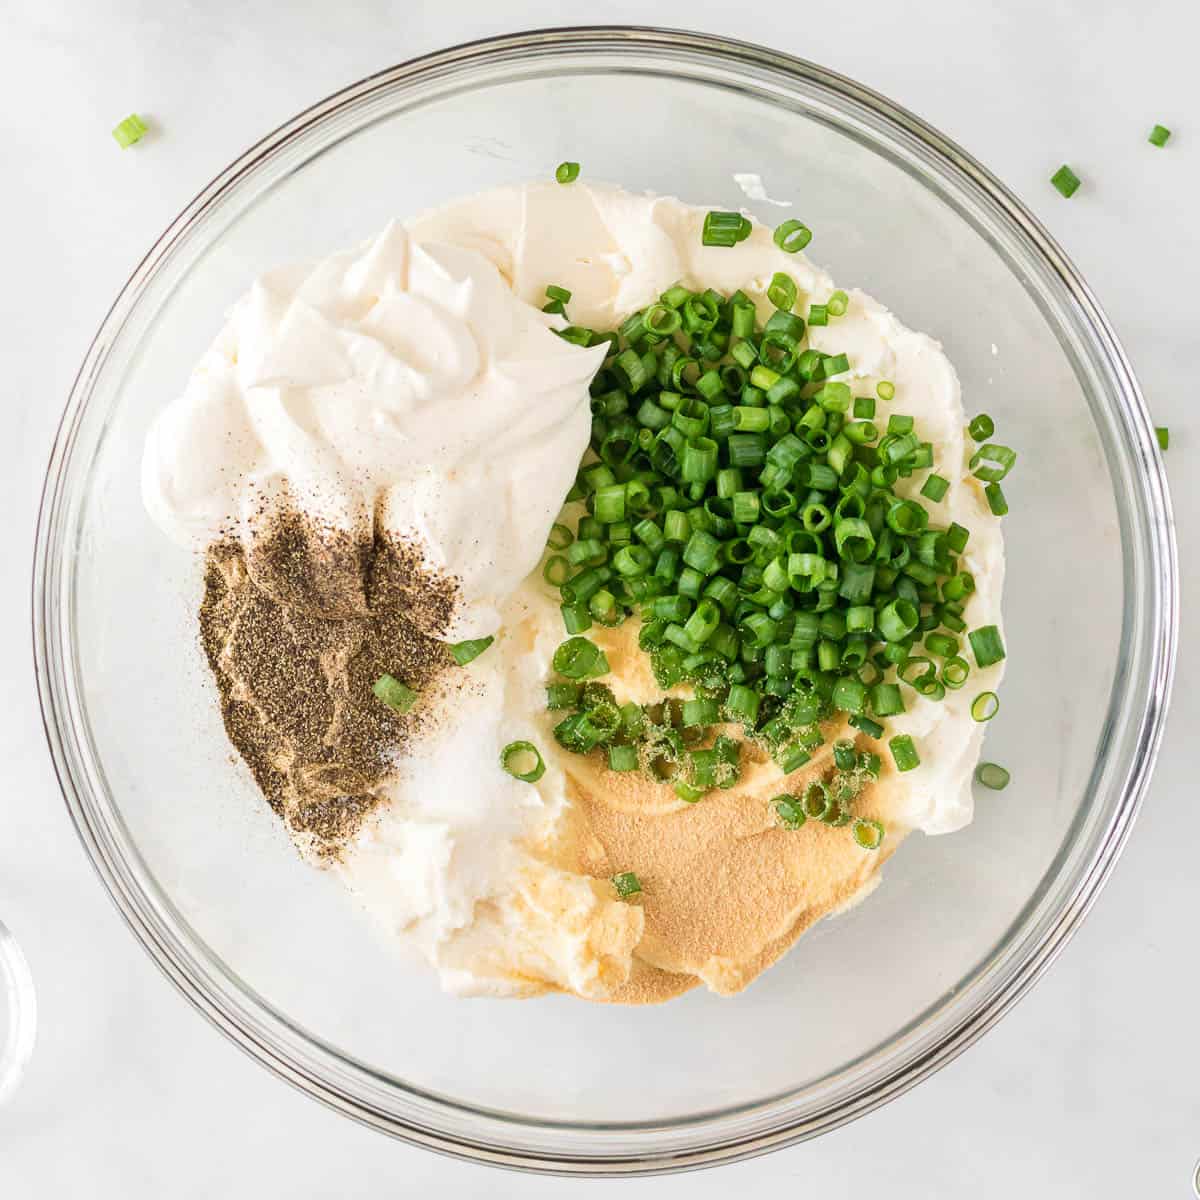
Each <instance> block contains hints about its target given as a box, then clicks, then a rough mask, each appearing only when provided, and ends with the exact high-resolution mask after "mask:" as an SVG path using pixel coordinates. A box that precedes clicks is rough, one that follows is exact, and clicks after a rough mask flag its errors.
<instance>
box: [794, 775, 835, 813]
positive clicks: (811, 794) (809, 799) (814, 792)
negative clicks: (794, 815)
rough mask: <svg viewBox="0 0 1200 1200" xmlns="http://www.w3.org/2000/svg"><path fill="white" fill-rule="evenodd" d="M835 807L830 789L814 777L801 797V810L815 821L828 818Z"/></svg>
mask: <svg viewBox="0 0 1200 1200" xmlns="http://www.w3.org/2000/svg"><path fill="white" fill-rule="evenodd" d="M835 807H836V806H835V804H834V800H833V797H832V796H831V795H830V794H829V789H828V788H827V787H826V786H825V785H824V784H823V783H822V782H821V781H820V780H819V779H814V780H813V781H812V782H811V783H810V784H809V785H808V786H807V787H806V788H805V789H804V792H803V794H802V795H801V797H800V809H801V811H802V812H803V813H804V815H805V816H806V817H808V818H810V819H811V820H813V821H825V820H828V818H829V817H830V816H831V814H832V812H833V810H834V808H835Z"/></svg>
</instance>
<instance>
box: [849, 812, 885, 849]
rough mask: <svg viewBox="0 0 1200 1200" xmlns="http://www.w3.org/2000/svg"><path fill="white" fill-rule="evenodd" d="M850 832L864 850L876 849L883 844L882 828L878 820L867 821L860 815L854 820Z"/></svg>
mask: <svg viewBox="0 0 1200 1200" xmlns="http://www.w3.org/2000/svg"><path fill="white" fill-rule="evenodd" d="M851 832H852V834H853V836H854V840H855V841H856V842H857V843H858V844H859V845H860V846H861V847H862V848H863V849H864V850H878V849H879V847H880V846H881V845H883V838H884V828H883V825H882V824H880V822H878V821H868V820H865V819H863V818H862V817H860V818H858V819H857V820H856V821H855V822H854V828H853V830H852V831H851Z"/></svg>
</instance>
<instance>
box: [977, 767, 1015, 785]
mask: <svg viewBox="0 0 1200 1200" xmlns="http://www.w3.org/2000/svg"><path fill="white" fill-rule="evenodd" d="M975 778H976V779H978V780H979V782H980V783H982V784H983V786H984V787H985V788H991V789H992V791H993V792H1002V791H1004V789H1005V788H1006V787H1008V781H1009V780H1010V779H1011V778H1012V776H1011V775H1010V774H1009V773H1008V772H1007V771H1006V770H1005V769H1004V768H1003V767H1002V766H1000V765H999V764H998V763H991V762H984V763H980V764H979V767H978V769H977V770H976V771H975Z"/></svg>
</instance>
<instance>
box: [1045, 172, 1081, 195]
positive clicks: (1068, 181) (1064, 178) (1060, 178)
mask: <svg viewBox="0 0 1200 1200" xmlns="http://www.w3.org/2000/svg"><path fill="white" fill-rule="evenodd" d="M1050 182H1051V183H1052V184H1054V186H1055V187H1056V188H1057V189H1058V191H1059V192H1060V193H1061V194H1062V195H1063V196H1065V197H1066V198H1067V199H1068V200H1069V199H1070V198H1071V197H1072V196H1073V195H1075V193H1076V192H1077V191H1078V190H1079V176H1078V175H1076V174H1075V172H1074V171H1072V170H1071V168H1070V167H1068V166H1067V164H1066V163H1063V165H1062V166H1061V167H1059V168H1058V170H1057V171H1055V172H1054V174H1053V175H1051V176H1050Z"/></svg>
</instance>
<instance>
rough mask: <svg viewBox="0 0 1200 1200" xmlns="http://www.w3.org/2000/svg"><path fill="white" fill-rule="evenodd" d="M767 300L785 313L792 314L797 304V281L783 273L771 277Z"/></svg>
mask: <svg viewBox="0 0 1200 1200" xmlns="http://www.w3.org/2000/svg"><path fill="white" fill-rule="evenodd" d="M767 299H768V300H770V302H771V303H772V304H773V305H775V307H776V308H778V309H780V310H781V311H783V312H791V311H792V306H793V305H794V304H795V303H796V281H795V280H794V279H793V278H792V277H791V276H790V275H785V274H784V273H783V272H782V271H776V272H775V274H774V275H772V276H771V282H770V284H768V286H767Z"/></svg>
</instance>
